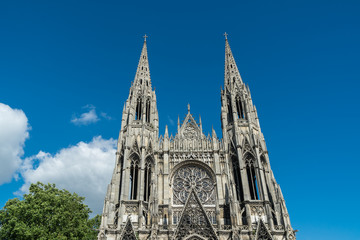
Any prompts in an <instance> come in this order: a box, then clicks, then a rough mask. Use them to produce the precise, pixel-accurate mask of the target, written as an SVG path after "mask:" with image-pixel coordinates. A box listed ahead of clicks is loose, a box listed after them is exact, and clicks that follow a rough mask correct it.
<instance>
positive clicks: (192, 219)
mask: <svg viewBox="0 0 360 240" xmlns="http://www.w3.org/2000/svg"><path fill="white" fill-rule="evenodd" d="M173 239H174V240H180V239H210V240H215V239H218V237H217V236H216V233H215V230H214V228H213V226H212V225H211V223H210V220H209V218H208V216H207V215H206V212H205V210H204V208H203V206H202V204H201V202H200V199H199V198H198V196H197V195H196V192H195V190H194V189H193V190H192V191H191V193H190V194H189V197H188V199H187V201H186V204H185V207H184V209H183V211H182V215H181V218H180V221H179V224H178V227H177V229H176V232H175V234H174V237H173Z"/></svg>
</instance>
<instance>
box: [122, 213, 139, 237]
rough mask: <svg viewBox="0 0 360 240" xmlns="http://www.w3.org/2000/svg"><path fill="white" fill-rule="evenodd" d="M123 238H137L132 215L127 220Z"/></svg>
mask: <svg viewBox="0 0 360 240" xmlns="http://www.w3.org/2000/svg"><path fill="white" fill-rule="evenodd" d="M120 239H121V240H137V238H136V235H135V232H134V229H133V226H132V224H131V220H130V217H128V219H127V221H126V225H125V227H124V229H123V232H122V234H121V238H120Z"/></svg>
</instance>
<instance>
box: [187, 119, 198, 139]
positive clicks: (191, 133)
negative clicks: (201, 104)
mask: <svg viewBox="0 0 360 240" xmlns="http://www.w3.org/2000/svg"><path fill="white" fill-rule="evenodd" d="M184 137H185V138H187V139H193V138H197V137H198V130H197V127H195V126H194V125H193V123H192V122H191V123H188V125H187V126H186V128H185V130H184Z"/></svg>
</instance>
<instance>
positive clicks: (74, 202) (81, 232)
mask: <svg viewBox="0 0 360 240" xmlns="http://www.w3.org/2000/svg"><path fill="white" fill-rule="evenodd" d="M84 199H85V198H83V197H80V196H78V195H77V194H76V193H73V194H71V193H70V192H68V191H67V190H64V189H63V190H59V189H57V188H56V187H55V184H47V185H45V184H42V183H40V182H38V183H37V184H31V186H30V188H29V194H24V197H23V200H20V199H18V198H15V199H10V200H8V202H7V203H6V204H5V206H4V208H3V209H2V210H0V239H4V240H10V239H11V240H12V239H16V240H30V239H31V240H32V239H43V240H47V239H60V240H62V239H85V240H90V239H96V236H97V229H98V228H99V225H100V216H99V215H97V216H95V217H94V218H92V219H89V213H91V210H90V209H89V208H88V206H87V205H85V204H84V203H83V201H84Z"/></svg>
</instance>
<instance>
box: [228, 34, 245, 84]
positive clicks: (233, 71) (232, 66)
mask: <svg viewBox="0 0 360 240" xmlns="http://www.w3.org/2000/svg"><path fill="white" fill-rule="evenodd" d="M224 35H225V71H224V77H225V78H224V86H225V89H227V88H228V90H229V89H232V87H233V85H234V84H235V83H236V84H238V85H239V86H240V85H242V84H243V81H242V79H241V76H240V72H239V70H238V68H237V65H236V62H235V59H234V56H233V54H232V52H231V48H230V44H229V40H228V39H227V34H226V33H225V34H224Z"/></svg>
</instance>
